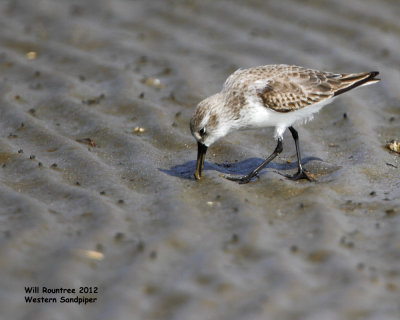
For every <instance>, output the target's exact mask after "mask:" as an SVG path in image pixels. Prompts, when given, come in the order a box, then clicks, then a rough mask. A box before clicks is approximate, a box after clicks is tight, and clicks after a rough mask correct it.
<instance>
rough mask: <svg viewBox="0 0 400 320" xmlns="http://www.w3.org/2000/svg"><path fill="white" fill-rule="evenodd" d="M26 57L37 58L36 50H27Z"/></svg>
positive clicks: (29, 58)
mask: <svg viewBox="0 0 400 320" xmlns="http://www.w3.org/2000/svg"><path fill="white" fill-rule="evenodd" d="M26 58H27V59H28V60H35V59H36V58H37V52H36V51H29V52H27V53H26Z"/></svg>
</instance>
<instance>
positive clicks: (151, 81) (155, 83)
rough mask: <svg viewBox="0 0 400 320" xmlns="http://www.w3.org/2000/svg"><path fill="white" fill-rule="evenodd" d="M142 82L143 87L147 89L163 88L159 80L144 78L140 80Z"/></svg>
mask: <svg viewBox="0 0 400 320" xmlns="http://www.w3.org/2000/svg"><path fill="white" fill-rule="evenodd" d="M142 82H143V83H144V84H145V85H147V86H149V87H153V88H156V89H161V88H164V84H162V83H161V81H160V79H157V78H152V77H149V78H145V79H143V80H142Z"/></svg>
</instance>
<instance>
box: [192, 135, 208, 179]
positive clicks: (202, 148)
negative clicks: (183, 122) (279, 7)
mask: <svg viewBox="0 0 400 320" xmlns="http://www.w3.org/2000/svg"><path fill="white" fill-rule="evenodd" d="M197 148H198V149H197V165H196V171H195V172H194V177H195V178H196V180H200V179H201V177H202V176H203V168H204V159H205V158H206V153H207V149H208V147H207V146H206V145H204V144H202V143H200V142H197Z"/></svg>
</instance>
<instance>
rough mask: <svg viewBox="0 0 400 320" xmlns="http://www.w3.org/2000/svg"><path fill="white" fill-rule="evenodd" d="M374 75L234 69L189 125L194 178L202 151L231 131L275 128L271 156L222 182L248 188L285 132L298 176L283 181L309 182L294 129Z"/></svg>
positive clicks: (269, 67) (287, 68)
mask: <svg viewBox="0 0 400 320" xmlns="http://www.w3.org/2000/svg"><path fill="white" fill-rule="evenodd" d="M378 74H379V72H377V71H371V72H362V73H332V72H325V71H319V70H312V69H306V68H303V67H298V66H290V65H267V66H259V67H254V68H250V69H239V70H237V71H236V72H234V73H233V74H232V75H230V76H229V77H228V79H227V80H226V82H225V84H224V86H223V89H222V91H221V92H219V93H217V94H215V95H213V96H211V97H208V98H207V99H205V100H203V101H201V102H200V103H199V104H198V106H197V108H196V111H195V113H194V115H193V117H192V119H191V120H190V130H191V132H192V135H193V136H194V138H195V139H196V140H197V145H198V153H197V166H196V171H195V173H194V176H195V178H196V180H199V179H200V178H201V177H202V172H203V167H204V159H205V155H206V152H207V148H208V147H209V146H210V145H211V144H213V143H214V142H215V141H217V140H218V139H220V138H222V137H224V136H226V135H227V134H229V133H230V132H232V131H235V130H243V129H252V128H264V127H275V134H274V137H275V139H276V140H277V141H278V144H277V146H276V148H275V151H274V152H273V153H272V154H271V155H270V156H269V157H268V158H267V159H265V161H264V162H263V163H262V164H261V165H259V166H258V167H257V168H255V169H254V170H253V171H251V172H250V173H249V174H247V175H245V176H225V178H227V179H229V180H234V181H238V182H239V183H247V182H249V181H250V180H251V179H252V178H253V177H255V176H257V174H258V173H259V172H260V171H261V170H262V169H263V168H264V167H265V166H266V165H267V164H268V163H269V162H271V161H272V160H273V159H274V158H275V157H276V156H277V155H278V154H279V153H281V152H282V139H283V138H282V136H283V133H284V132H285V130H286V129H287V128H289V130H290V132H291V134H292V136H293V139H294V142H295V145H296V153H297V164H298V171H297V173H296V174H295V175H293V176H290V175H285V176H286V177H288V178H290V179H292V180H298V179H308V180H314V179H313V175H312V174H310V173H309V172H308V171H306V170H305V169H304V168H303V167H302V164H301V155H300V147H299V137H298V134H297V131H296V130H295V129H294V128H293V125H294V124H301V123H304V122H306V121H308V120H311V119H312V117H313V114H314V113H316V112H318V111H320V110H321V109H322V107H323V106H325V105H327V104H328V103H330V102H332V100H333V99H334V98H335V97H336V96H338V95H340V94H342V93H344V92H346V91H349V90H351V89H354V88H356V87H359V86H362V85H369V84H372V83H375V82H378V81H379V80H380V79H377V78H375V77H376V76H377V75H378Z"/></svg>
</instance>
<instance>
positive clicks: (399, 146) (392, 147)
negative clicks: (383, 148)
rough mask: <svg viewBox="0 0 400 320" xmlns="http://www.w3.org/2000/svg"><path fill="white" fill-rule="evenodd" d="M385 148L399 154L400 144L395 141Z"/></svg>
mask: <svg viewBox="0 0 400 320" xmlns="http://www.w3.org/2000/svg"><path fill="white" fill-rule="evenodd" d="M387 148H388V149H389V150H391V151H394V152H397V153H400V142H399V141H396V140H392V141H391V142H390V143H389V144H388V145H387Z"/></svg>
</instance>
